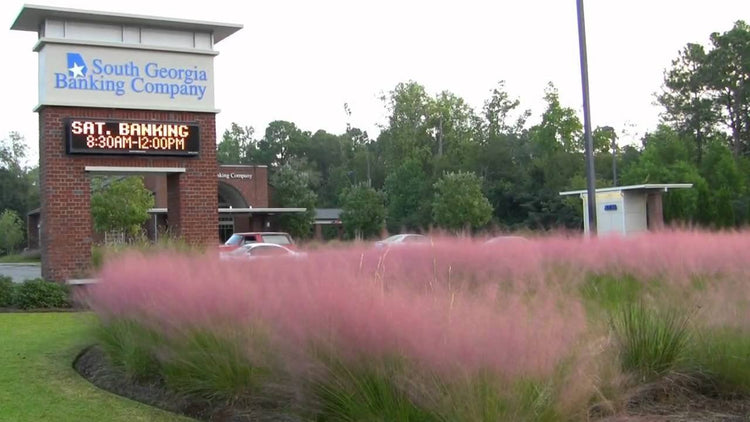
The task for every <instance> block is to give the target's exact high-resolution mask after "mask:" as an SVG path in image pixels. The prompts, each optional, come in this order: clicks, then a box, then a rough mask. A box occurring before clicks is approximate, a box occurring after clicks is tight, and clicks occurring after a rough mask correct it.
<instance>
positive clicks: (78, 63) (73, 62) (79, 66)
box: [68, 53, 88, 78]
mask: <svg viewBox="0 0 750 422" xmlns="http://www.w3.org/2000/svg"><path fill="white" fill-rule="evenodd" d="M86 72H88V67H87V66H86V61H85V60H83V56H81V55H80V54H79V53H68V76H71V77H73V78H84V77H86Z"/></svg>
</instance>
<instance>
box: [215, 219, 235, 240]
mask: <svg viewBox="0 0 750 422" xmlns="http://www.w3.org/2000/svg"><path fill="white" fill-rule="evenodd" d="M233 233H234V217H232V216H228V217H225V216H219V240H220V241H221V243H224V242H226V241H227V239H229V237H230V236H232V234H233Z"/></svg>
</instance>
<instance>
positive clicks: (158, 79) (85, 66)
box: [54, 52, 208, 101]
mask: <svg viewBox="0 0 750 422" xmlns="http://www.w3.org/2000/svg"><path fill="white" fill-rule="evenodd" d="M54 75H55V85H54V87H55V88H56V89H65V90H87V91H103V92H111V93H113V94H115V95H117V96H123V95H126V94H127V93H134V94H146V95H165V96H168V97H169V98H170V99H175V98H176V97H183V98H184V97H194V98H195V99H197V100H199V101H200V100H202V99H203V97H204V96H205V94H206V89H207V83H208V82H207V81H208V75H207V72H206V70H205V69H200V68H198V67H197V66H193V67H192V68H180V67H168V66H162V65H160V64H159V63H158V62H157V61H149V62H148V63H145V64H144V65H143V66H139V65H138V64H136V63H135V62H134V61H132V60H131V61H127V62H124V63H108V62H106V61H104V60H102V59H101V58H97V57H93V58H90V59H89V60H87V58H84V57H83V55H81V54H80V53H75V52H69V53H67V69H66V71H65V72H55V74H54Z"/></svg>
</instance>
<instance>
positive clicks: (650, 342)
mask: <svg viewBox="0 0 750 422" xmlns="http://www.w3.org/2000/svg"><path fill="white" fill-rule="evenodd" d="M613 328H614V332H615V335H616V336H617V339H618V342H619V346H620V357H621V360H622V365H623V369H624V370H625V371H628V372H633V373H635V374H637V375H639V377H640V379H641V380H651V379H654V378H655V377H659V376H662V375H665V374H666V373H667V372H669V371H670V370H672V369H674V368H675V367H676V365H677V364H678V363H679V362H680V359H681V358H682V357H683V352H684V349H685V347H686V345H687V344H688V340H689V330H688V318H687V317H686V316H684V315H683V314H682V313H680V312H679V311H676V310H670V311H662V312H659V311H656V310H652V309H649V308H647V307H645V306H644V305H643V304H642V303H640V302H637V303H631V304H626V305H624V306H622V308H621V309H620V310H619V311H618V312H615V314H614V318H613Z"/></svg>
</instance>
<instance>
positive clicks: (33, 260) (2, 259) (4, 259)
mask: <svg viewBox="0 0 750 422" xmlns="http://www.w3.org/2000/svg"><path fill="white" fill-rule="evenodd" d="M40 262H41V260H40V259H39V258H37V257H29V256H23V255H3V256H0V264H38V263H40Z"/></svg>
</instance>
